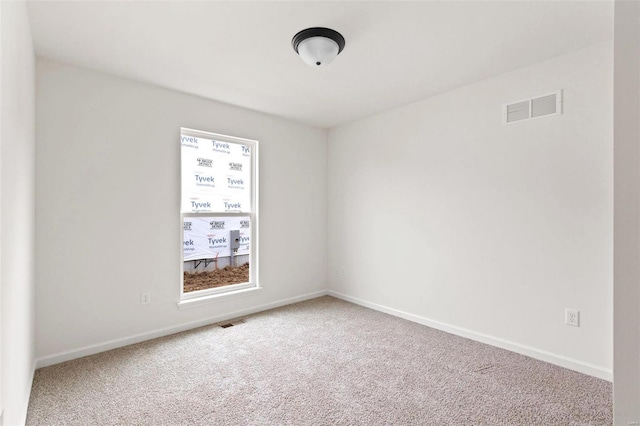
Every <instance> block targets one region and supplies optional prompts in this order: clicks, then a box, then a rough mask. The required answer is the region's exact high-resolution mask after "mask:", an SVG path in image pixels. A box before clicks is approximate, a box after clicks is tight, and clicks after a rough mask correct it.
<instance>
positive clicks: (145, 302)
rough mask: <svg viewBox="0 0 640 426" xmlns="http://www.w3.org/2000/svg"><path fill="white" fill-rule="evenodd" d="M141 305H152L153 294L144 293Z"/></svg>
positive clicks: (141, 297) (141, 296)
mask: <svg viewBox="0 0 640 426" xmlns="http://www.w3.org/2000/svg"><path fill="white" fill-rule="evenodd" d="M140 304H141V305H149V304H151V293H142V294H141V295H140Z"/></svg>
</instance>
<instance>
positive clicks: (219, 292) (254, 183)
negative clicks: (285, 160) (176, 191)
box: [178, 127, 260, 309]
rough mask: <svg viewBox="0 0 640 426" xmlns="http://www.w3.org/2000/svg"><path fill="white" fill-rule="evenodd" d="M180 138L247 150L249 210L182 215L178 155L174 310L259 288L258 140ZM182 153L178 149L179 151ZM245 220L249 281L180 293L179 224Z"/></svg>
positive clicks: (192, 131)
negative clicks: (177, 296)
mask: <svg viewBox="0 0 640 426" xmlns="http://www.w3.org/2000/svg"><path fill="white" fill-rule="evenodd" d="M180 135H181V136H195V137H199V138H205V139H212V140H215V141H220V142H228V143H234V144H240V145H248V146H250V147H251V208H250V209H249V212H205V213H191V212H189V213H185V212H183V211H182V154H181V156H180V169H181V173H180V180H181V184H180V200H181V202H180V228H179V229H180V300H179V302H178V307H180V309H183V308H185V307H190V306H198V305H200V304H201V303H200V302H206V301H207V300H214V299H217V298H219V297H220V296H223V295H232V294H233V295H239V294H246V293H247V291H250V290H255V289H259V288H260V284H259V281H258V277H259V274H258V247H259V241H258V235H259V232H258V229H259V225H258V216H259V215H258V206H259V203H258V193H259V190H258V145H259V144H258V141H257V140H253V139H245V138H239V137H236V136H229V135H223V134H220V133H211V132H205V131H202V130H195V129H189V128H186V127H181V128H180ZM181 151H182V150H181ZM212 216H213V217H215V216H226V217H234V216H240V217H247V216H248V217H249V218H250V219H249V220H250V221H251V228H250V229H251V244H250V245H249V282H246V283H240V284H230V285H226V286H223V287H216V288H210V289H205V290H198V291H191V292H188V293H185V292H184V250H183V222H184V218H187V217H212Z"/></svg>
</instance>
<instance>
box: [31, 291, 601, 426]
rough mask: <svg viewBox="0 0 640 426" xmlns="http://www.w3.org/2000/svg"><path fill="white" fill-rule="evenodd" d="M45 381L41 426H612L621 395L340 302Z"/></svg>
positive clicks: (315, 303)
mask: <svg viewBox="0 0 640 426" xmlns="http://www.w3.org/2000/svg"><path fill="white" fill-rule="evenodd" d="M245 320H246V321H245V322H244V323H242V324H238V325H236V326H233V327H228V328H221V327H219V326H209V327H203V328H200V329H197V330H193V331H189V332H185V333H181V334H177V335H173V336H169V337H165V338H161V339H157V340H153V341H150V342H145V343H141V344H137V345H133V346H129V347H126V348H121V349H116V350H113V351H109V352H104V353H101V354H98V355H93V356H89V357H85V358H82V359H78V360H74V361H70V362H66V363H63V364H58V365H54V366H51V367H47V368H43V369H40V370H38V371H37V372H36V375H35V380H34V384H33V391H32V395H31V401H30V404H29V413H28V419H27V424H28V425H66V424H69V425H116V424H118V425H183V424H184V425H605V424H611V423H612V397H611V384H610V383H608V382H606V381H603V380H599V379H595V378H592V377H589V376H585V375H582V374H579V373H576V372H573V371H570V370H566V369H563V368H560V367H556V366H553V365H550V364H546V363H544V362H540V361H536V360H533V359H531V358H528V357H525V356H522V355H518V354H515V353H512V352H508V351H505V350H501V349H496V348H494V347H491V346H487V345H484V344H481V343H477V342H473V341H471V340H467V339H463V338H460V337H456V336H453V335H449V334H447V333H443V332H440V331H437V330H433V329H430V328H428V327H424V326H421V325H418V324H415V323H412V322H409V321H405V320H402V319H399V318H395V317H392V316H389V315H385V314H382V313H379V312H376V311H372V310H369V309H366V308H362V307H359V306H356V305H353V304H350V303H347V302H343V301H340V300H337V299H334V298H331V297H322V298H319V299H315V300H311V301H307V302H303V303H298V304H296V305H290V306H286V307H283V308H279V309H275V310H271V311H267V312H263V313H260V314H256V315H252V316H249V317H247V318H246V319H245Z"/></svg>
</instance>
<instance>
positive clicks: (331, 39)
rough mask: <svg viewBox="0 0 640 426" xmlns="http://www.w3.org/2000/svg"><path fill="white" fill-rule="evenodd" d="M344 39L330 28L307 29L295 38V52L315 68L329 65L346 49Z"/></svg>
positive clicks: (293, 42)
mask: <svg viewBox="0 0 640 426" xmlns="http://www.w3.org/2000/svg"><path fill="white" fill-rule="evenodd" d="M344 44H345V41H344V37H342V35H341V34H340V33H339V32H337V31H334V30H332V29H329V28H320V27H314V28H307V29H306V30H302V31H300V32H299V33H298V34H296V35H294V36H293V39H292V40H291V45H292V46H293V50H295V51H296V53H297V54H298V55H300V57H301V58H302V60H303V61H304V62H306V63H307V64H309V65H313V66H321V65H327V64H328V63H330V62H331V61H333V60H334V59H335V57H336V56H338V54H339V53H340V52H342V49H344Z"/></svg>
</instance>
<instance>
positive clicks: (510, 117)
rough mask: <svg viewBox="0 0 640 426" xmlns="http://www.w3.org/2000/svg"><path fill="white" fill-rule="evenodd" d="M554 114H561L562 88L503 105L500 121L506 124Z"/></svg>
mask: <svg viewBox="0 0 640 426" xmlns="http://www.w3.org/2000/svg"><path fill="white" fill-rule="evenodd" d="M556 114H562V90H558V91H557V92H553V93H549V94H546V95H542V96H536V97H535V98H529V99H523V100H521V101H517V102H512V103H510V104H507V105H505V106H504V108H503V111H502V121H503V122H504V123H505V124H508V123H514V122H516V121H522V120H529V119H531V118H537V117H545V116H547V115H556Z"/></svg>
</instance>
